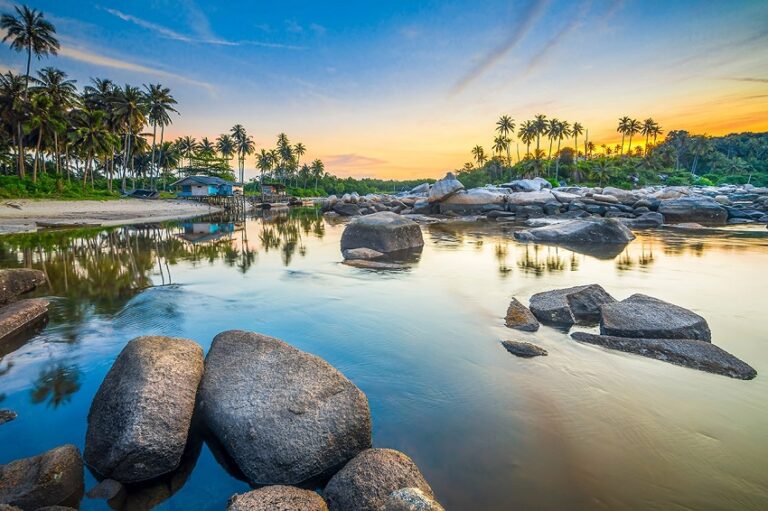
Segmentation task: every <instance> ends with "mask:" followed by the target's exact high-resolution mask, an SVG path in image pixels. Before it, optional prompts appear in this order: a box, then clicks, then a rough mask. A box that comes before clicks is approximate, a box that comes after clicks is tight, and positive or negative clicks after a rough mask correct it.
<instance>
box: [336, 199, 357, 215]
mask: <svg viewBox="0 0 768 511" xmlns="http://www.w3.org/2000/svg"><path fill="white" fill-rule="evenodd" d="M333 211H334V213H337V214H339V215H341V216H359V215H360V207H359V206H358V205H357V204H352V203H349V202H339V203H337V204H335V205H334V206H333Z"/></svg>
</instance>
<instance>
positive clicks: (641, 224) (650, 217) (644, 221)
mask: <svg viewBox="0 0 768 511" xmlns="http://www.w3.org/2000/svg"><path fill="white" fill-rule="evenodd" d="M620 221H621V222H622V223H623V224H624V225H626V226H627V227H629V228H630V229H653V228H656V227H661V225H662V224H663V223H664V215H662V214H661V213H657V212H655V211H649V212H647V213H643V214H642V215H640V216H638V217H635V218H625V219H622V220H620Z"/></svg>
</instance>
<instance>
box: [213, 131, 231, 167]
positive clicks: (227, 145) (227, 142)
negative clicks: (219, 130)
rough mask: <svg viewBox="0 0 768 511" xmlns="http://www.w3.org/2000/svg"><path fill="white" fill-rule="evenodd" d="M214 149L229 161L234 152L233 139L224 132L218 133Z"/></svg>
mask: <svg viewBox="0 0 768 511" xmlns="http://www.w3.org/2000/svg"><path fill="white" fill-rule="evenodd" d="M216 150H217V151H218V152H219V154H220V155H221V157H222V158H224V159H225V160H227V161H229V160H231V159H232V156H233V155H234V154H235V141H234V140H233V139H232V137H231V136H230V135H227V134H226V133H225V134H223V135H219V138H217V139H216Z"/></svg>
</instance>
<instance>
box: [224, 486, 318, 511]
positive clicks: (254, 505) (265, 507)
mask: <svg viewBox="0 0 768 511" xmlns="http://www.w3.org/2000/svg"><path fill="white" fill-rule="evenodd" d="M227 511H328V506H327V505H326V504H325V501H324V500H323V498H322V497H321V496H320V495H318V494H317V493H315V492H313V491H309V490H302V489H300V488H296V487H295V486H266V487H264V488H259V489H258V490H253V491H249V492H248V493H243V494H240V495H234V496H233V497H232V498H230V499H229V504H228V505H227Z"/></svg>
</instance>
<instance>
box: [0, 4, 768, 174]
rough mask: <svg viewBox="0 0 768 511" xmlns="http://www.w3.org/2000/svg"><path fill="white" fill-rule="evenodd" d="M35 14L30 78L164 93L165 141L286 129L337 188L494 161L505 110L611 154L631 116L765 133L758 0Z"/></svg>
mask: <svg viewBox="0 0 768 511" xmlns="http://www.w3.org/2000/svg"><path fill="white" fill-rule="evenodd" d="M28 5H30V6H31V7H35V8H38V9H41V10H43V11H44V12H45V13H46V16H47V17H48V18H49V19H50V20H51V21H52V22H53V23H54V24H55V25H56V27H57V30H58V34H59V38H60V41H61V44H62V50H61V52H60V55H59V56H58V57H56V58H50V59H45V60H43V61H40V62H34V63H33V65H34V66H35V67H36V68H39V67H41V66H47V65H52V66H56V67H59V68H61V69H63V70H65V71H67V72H68V73H69V74H70V75H71V76H72V77H73V78H76V79H77V80H78V83H79V84H80V85H81V86H82V85H83V84H85V83H87V81H88V79H89V77H94V76H98V77H106V78H111V79H113V80H114V81H116V82H117V83H120V84H122V83H125V82H130V83H132V84H141V83H147V82H161V83H163V84H164V85H166V86H168V87H170V88H171V89H172V91H173V93H174V95H175V97H176V98H177V99H178V101H179V110H180V112H181V114H182V115H181V117H177V118H175V120H174V124H173V126H172V127H170V128H169V129H168V130H167V131H166V137H171V138H174V137H176V136H179V135H192V136H195V137H197V138H198V139H200V138H202V137H203V136H208V137H210V138H214V137H216V136H217V135H219V134H220V133H223V132H226V131H228V130H229V128H230V127H231V126H232V125H233V124H235V123H241V124H243V125H244V126H245V127H246V129H247V130H248V132H249V133H250V134H252V135H253V136H254V139H255V141H256V143H257V148H262V147H267V146H270V147H271V146H273V145H274V141H275V138H276V135H277V134H278V133H279V132H281V131H282V132H285V133H287V134H288V136H289V138H290V139H291V141H293V142H298V141H301V142H303V143H304V144H305V145H306V146H307V149H308V152H307V154H306V155H305V156H304V159H305V160H309V159H313V158H322V159H323V160H324V161H325V163H326V170H328V171H331V172H333V173H335V174H337V175H342V176H346V175H352V176H355V177H363V176H376V177H395V178H416V177H439V176H441V175H442V174H444V173H445V171H446V170H449V169H454V168H458V167H461V166H462V165H463V163H464V162H466V161H469V160H470V158H471V157H470V153H469V151H470V149H471V148H472V147H473V146H474V145H475V144H480V145H483V146H484V147H485V148H486V151H487V152H490V147H491V144H492V139H493V129H494V123H495V121H496V119H497V118H498V116H499V115H501V114H508V115H510V116H511V117H513V118H514V119H515V121H516V122H520V121H522V120H525V119H529V118H531V117H532V116H533V115H535V114H538V113H542V114H546V115H547V116H549V117H558V118H560V119H566V120H569V121H571V122H573V121H579V122H581V123H582V124H583V125H584V126H585V127H586V128H588V129H589V134H590V139H591V140H594V141H595V142H596V143H597V144H598V145H599V144H600V143H606V142H608V143H615V142H616V140H617V137H616V133H615V125H616V119H617V118H618V117H620V116H623V115H628V116H631V117H637V118H638V119H641V120H642V119H644V118H646V117H649V116H650V117H653V118H654V119H656V120H657V121H658V122H659V123H660V124H661V125H662V127H663V129H664V130H665V131H668V130H670V129H686V130H689V131H692V132H696V133H708V134H711V135H719V134H725V133H730V132H734V131H765V130H768V1H765V0H733V1H728V2H726V1H698V2H696V1H689V0H675V1H671V2H670V1H668V0H667V1H648V0H644V1H630V0H627V1H620V0H593V1H583V2H574V1H562V0H561V1H557V0H549V1H547V0H539V1H537V0H517V1H495V0H466V1H464V0H462V1H459V0H456V1H424V0H422V1H419V2H415V1H412V0H402V1H394V0H393V1H379V2H374V1H366V0H362V1H357V2H352V1H346V2H343V1H319V0H306V1H289V0H284V1H281V2H247V1H243V2H202V1H200V2H195V1H193V0H187V1H179V2H171V1H165V0H154V1H152V0H132V1H114V2H107V1H105V2H103V3H98V2H93V3H92V2H75V1H72V0H47V1H31V2H28ZM11 8H12V3H10V2H8V1H7V0H0V10H2V11H3V12H8V11H9V10H10V9H11ZM0 63H1V64H2V67H4V68H11V69H14V70H16V71H18V70H22V69H23V66H24V56H23V55H21V54H16V53H14V52H12V51H11V50H10V49H8V46H7V45H6V46H5V47H4V48H3V49H2V50H0ZM513 152H514V144H513ZM247 166H248V168H250V169H253V168H254V163H253V161H252V160H251V161H249V162H248V165H247ZM249 174H251V175H252V173H251V172H247V175H249Z"/></svg>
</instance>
